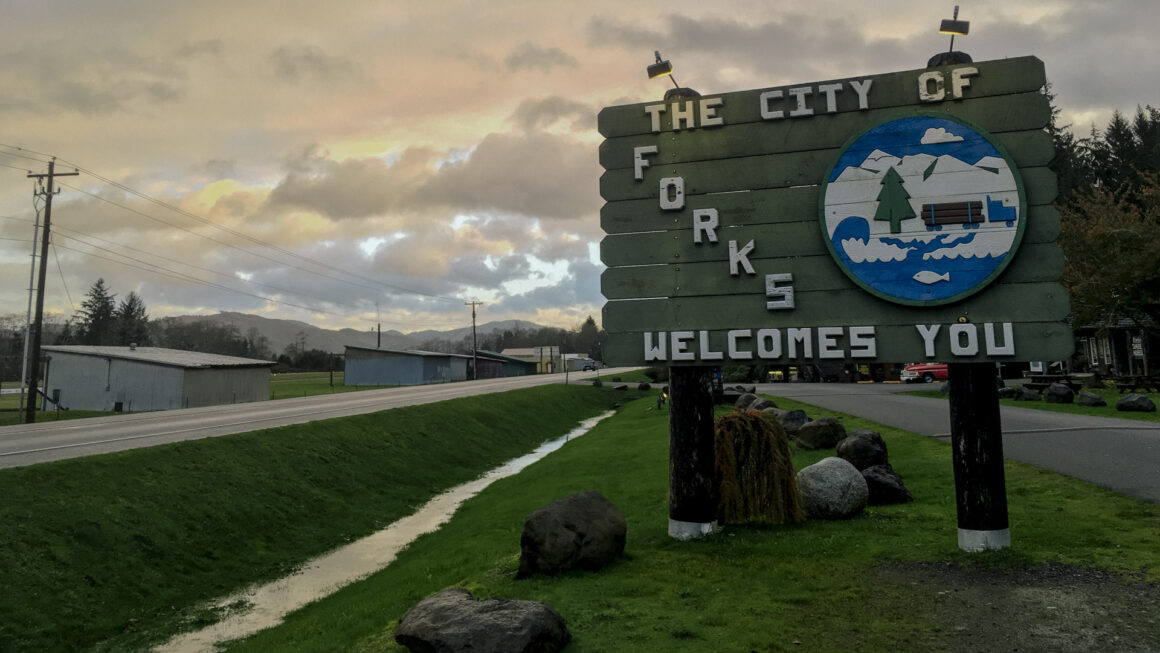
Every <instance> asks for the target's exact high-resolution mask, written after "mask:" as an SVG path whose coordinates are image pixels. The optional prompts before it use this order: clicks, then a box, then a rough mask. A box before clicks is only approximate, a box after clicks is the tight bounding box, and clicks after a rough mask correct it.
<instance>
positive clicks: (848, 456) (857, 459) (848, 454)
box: [837, 429, 888, 472]
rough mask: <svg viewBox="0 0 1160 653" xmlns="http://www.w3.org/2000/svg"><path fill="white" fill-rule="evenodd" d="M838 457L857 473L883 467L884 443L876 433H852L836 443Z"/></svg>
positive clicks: (884, 462) (884, 457)
mask: <svg viewBox="0 0 1160 653" xmlns="http://www.w3.org/2000/svg"><path fill="white" fill-rule="evenodd" d="M837 452H838V457H839V458H841V459H842V460H845V461H847V462H849V463H850V464H851V465H853V466H854V467H855V468H856V469H857V470H858V471H860V472H861V471H863V470H865V469H866V468H867V467H873V466H875V465H885V464H887V462H888V460H887V458H886V442H885V441H884V440H883V439H882V436H881V435H880V434H879V433H878V432H877V431H870V430H867V429H862V430H858V431H854V432H853V433H851V434H850V435H848V436H847V437H846V438H845V439H843V440H842V441H841V442H839V443H838V446H837Z"/></svg>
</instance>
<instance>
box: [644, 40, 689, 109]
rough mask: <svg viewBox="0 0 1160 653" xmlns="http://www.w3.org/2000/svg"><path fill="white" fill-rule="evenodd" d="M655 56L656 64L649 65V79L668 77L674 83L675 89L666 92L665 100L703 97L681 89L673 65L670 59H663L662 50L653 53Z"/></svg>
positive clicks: (686, 89) (687, 89)
mask: <svg viewBox="0 0 1160 653" xmlns="http://www.w3.org/2000/svg"><path fill="white" fill-rule="evenodd" d="M653 54H654V55H656V58H657V60H656V63H653V64H649V67H648V78H649V79H656V78H657V77H666V76H667V77H668V78H669V79H671V80H672V81H673V88H670V89H669V90H667V91H665V99H666V100H667V99H669V98H673V97H685V98H694V97H701V94H700V93H698V92H696V91H694V90H693V89H691V88H681V85H680V84H678V83H677V78H676V77H673V63H672V62H671V61H669V60H668V59H661V52H660V50H655V51H653Z"/></svg>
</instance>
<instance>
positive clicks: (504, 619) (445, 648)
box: [395, 587, 572, 653]
mask: <svg viewBox="0 0 1160 653" xmlns="http://www.w3.org/2000/svg"><path fill="white" fill-rule="evenodd" d="M571 639H572V634H571V633H570V632H568V626H567V625H566V624H565V623H564V618H563V617H561V616H560V613H558V612H556V611H555V610H553V609H552V608H551V606H548V605H546V604H544V603H540V602H539V601H523V600H518V599H487V600H484V601H479V600H477V599H476V598H475V597H473V596H472V595H471V592H469V591H467V590H465V589H463V588H462V587H452V588H450V589H445V590H443V591H442V592H438V593H436V594H432V595H431V596H428V597H427V598H425V599H423V600H422V601H419V602H418V603H416V604H415V606H414V607H412V608H411V609H410V610H408V611H407V613H406V614H404V615H403V618H402V619H400V620H399V627H398V628H396V629H395V641H396V642H398V643H399V644H401V645H402V646H406V647H407V649H408V650H410V651H411V652H412V653H459V652H461V651H462V652H464V653H466V652H467V651H470V652H471V653H511V652H513V651H518V652H520V653H554V652H555V651H560V650H562V649H563V648H564V647H565V646H567V644H568V642H569V641H570V640H571Z"/></svg>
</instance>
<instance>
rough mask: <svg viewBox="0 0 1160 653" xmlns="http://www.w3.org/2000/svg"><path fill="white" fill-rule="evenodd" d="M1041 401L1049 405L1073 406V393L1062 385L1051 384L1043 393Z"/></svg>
mask: <svg viewBox="0 0 1160 653" xmlns="http://www.w3.org/2000/svg"><path fill="white" fill-rule="evenodd" d="M1043 400H1044V401H1046V402H1047V403H1049V404H1073V403H1075V392H1073V391H1072V389H1071V388H1069V387H1068V386H1067V385H1066V384H1064V383H1052V384H1051V385H1049V386H1047V389H1046V390H1044V391H1043Z"/></svg>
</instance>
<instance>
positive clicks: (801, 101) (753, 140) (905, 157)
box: [599, 57, 1073, 365]
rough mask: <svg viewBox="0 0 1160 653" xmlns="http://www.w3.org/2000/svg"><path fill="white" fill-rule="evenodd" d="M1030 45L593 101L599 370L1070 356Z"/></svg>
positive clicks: (1045, 108)
mask: <svg viewBox="0 0 1160 653" xmlns="http://www.w3.org/2000/svg"><path fill="white" fill-rule="evenodd" d="M1045 79H1046V77H1045V73H1044V69H1043V63H1042V62H1041V61H1039V60H1038V59H1036V58H1034V57H1023V58H1018V59H1007V60H1002V61H990V62H978V63H973V64H957V65H951V66H946V67H942V68H933V69H924V70H913V71H907V72H899V73H890V74H885V75H874V76H869V77H863V78H857V79H845V80H834V81H827V82H816V83H810V84H800V85H792V86H786V87H778V88H769V89H759V90H752V91H742V92H736V93H724V94H721V95H716V96H706V97H702V98H696V99H685V98H673V99H671V100H669V101H665V102H646V103H642V104H634V105H627V106H617V107H609V108H606V109H604V110H603V111H601V113H600V116H599V127H600V133H601V134H602V135H603V136H604V137H605V140H604V142H603V143H602V144H601V146H600V162H601V165H602V166H603V167H604V169H605V172H604V174H603V175H602V176H601V179H600V192H601V196H602V197H603V198H604V199H605V200H606V202H607V203H606V204H605V205H604V207H603V209H602V210H601V213H600V219H601V224H602V226H603V228H604V231H605V233H606V234H607V235H606V237H605V238H604V240H603V241H602V242H601V259H602V261H603V262H604V264H605V265H606V266H607V270H606V271H605V272H604V274H603V276H602V277H601V287H602V290H603V292H604V295H605V297H606V298H607V299H608V302H607V303H606V305H605V307H604V328H605V330H606V331H607V332H608V334H609V340H608V342H607V343H606V346H605V357H606V358H607V359H608V361H609V362H612V363H615V364H642V365H685V364H687V365H720V364H730V363H733V364H757V363H765V364H778V363H783V364H789V363H798V362H818V361H826V360H829V361H841V360H849V361H854V362H908V361H917V360H938V361H941V362H982V361H1020V360H1056V359H1060V358H1065V357H1067V356H1068V355H1070V353H1071V351H1072V347H1073V341H1072V334H1071V331H1070V328H1069V326H1068V325H1067V324H1066V322H1065V318H1066V316H1067V314H1068V312H1069V304H1068V297H1067V293H1066V291H1065V290H1064V288H1063V287H1062V286H1061V285H1060V284H1059V282H1058V280H1059V278H1060V276H1061V274H1062V272H1063V256H1062V254H1061V253H1060V251H1059V249H1058V247H1057V246H1056V245H1055V238H1056V236H1057V235H1058V233H1059V214H1058V213H1057V212H1056V211H1055V209H1053V208H1052V207H1051V203H1052V201H1053V200H1054V199H1055V196H1056V181H1055V175H1054V174H1053V173H1052V172H1051V171H1050V170H1048V168H1047V167H1046V166H1047V164H1048V162H1049V161H1051V159H1052V156H1053V151H1052V143H1051V138H1050V136H1049V135H1048V134H1047V132H1046V131H1044V127H1045V126H1046V125H1047V122H1048V120H1049V119H1050V112H1051V108H1050V106H1049V104H1048V100H1047V98H1046V96H1045V95H1044V94H1043V93H1042V88H1043V85H1044V82H1045Z"/></svg>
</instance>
